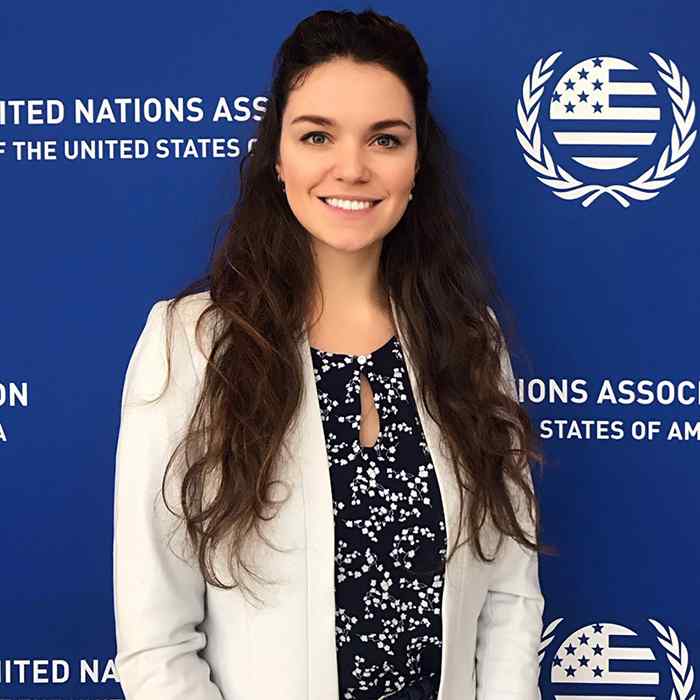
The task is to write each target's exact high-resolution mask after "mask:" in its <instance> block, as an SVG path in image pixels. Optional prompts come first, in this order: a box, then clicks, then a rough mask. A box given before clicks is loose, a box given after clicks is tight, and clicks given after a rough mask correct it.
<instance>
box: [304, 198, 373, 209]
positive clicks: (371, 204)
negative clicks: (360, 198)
mask: <svg viewBox="0 0 700 700" xmlns="http://www.w3.org/2000/svg"><path fill="white" fill-rule="evenodd" d="M318 199H320V200H321V201H322V202H323V203H324V204H325V205H326V206H327V207H330V208H331V209H340V210H341V211H350V212H352V211H367V210H368V209H373V208H374V207H376V206H377V204H379V203H380V202H383V201H384V200H383V199H366V200H364V201H365V202H370V206H369V207H367V208H366V209H345V208H344V207H334V206H333V205H332V204H328V202H327V201H326V200H327V199H332V198H331V197H318Z"/></svg>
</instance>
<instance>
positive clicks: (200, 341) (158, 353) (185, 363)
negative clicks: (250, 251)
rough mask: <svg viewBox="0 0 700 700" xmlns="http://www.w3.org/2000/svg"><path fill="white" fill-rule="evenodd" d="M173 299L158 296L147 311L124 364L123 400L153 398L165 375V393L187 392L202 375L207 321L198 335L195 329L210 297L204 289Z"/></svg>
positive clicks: (162, 383)
mask: <svg viewBox="0 0 700 700" xmlns="http://www.w3.org/2000/svg"><path fill="white" fill-rule="evenodd" d="M174 300H175V298H174V297H173V298H169V299H159V300H158V301H156V302H155V303H154V304H153V305H152V306H151V308H150V309H149V311H148V314H147V316H146V320H145V323H144V325H143V327H142V328H141V331H140V333H139V336H138V338H137V340H136V344H135V346H134V348H133V351H132V353H131V357H130V360H129V363H128V366H127V371H126V377H125V385H124V393H123V397H122V402H123V403H124V402H126V403H128V402H129V401H130V400H131V399H133V400H134V401H137V402H138V401H140V400H143V399H145V400H148V399H154V398H155V397H157V396H159V395H160V394H161V391H162V390H163V388H164V384H165V382H166V378H167V377H168V376H170V377H171V378H172V381H171V382H168V384H169V385H170V384H172V386H169V387H168V392H166V393H173V394H174V393H177V392H178V390H182V391H185V392H187V393H189V392H191V390H192V389H193V386H194V385H195V384H196V383H198V381H199V380H201V378H202V376H203V373H204V368H205V367H206V360H207V353H208V347H210V345H209V344H208V343H207V340H208V339H209V336H210V333H209V332H208V331H207V328H206V326H207V325H208V324H206V323H205V324H204V327H203V329H202V330H201V331H200V333H199V335H198V336H197V335H196V330H197V322H198V320H199V318H200V316H201V315H202V313H203V312H204V310H205V309H206V308H207V307H208V306H209V305H210V303H211V297H210V295H209V292H208V291H206V292H200V293H198V294H192V295H189V296H187V297H183V298H182V299H181V300H180V301H179V302H178V303H177V304H173V303H172V302H174ZM168 363H169V364H170V374H168Z"/></svg>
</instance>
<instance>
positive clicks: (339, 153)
mask: <svg viewBox="0 0 700 700" xmlns="http://www.w3.org/2000/svg"><path fill="white" fill-rule="evenodd" d="M366 156H367V154H366V153H365V151H364V147H363V146H362V145H361V144H360V145H358V144H355V143H353V142H348V143H345V144H342V145H339V146H338V148H337V149H336V158H335V165H334V175H335V178H336V179H338V180H347V181H350V182H352V181H354V180H366V179H367V178H368V177H369V168H368V166H367V162H366Z"/></svg>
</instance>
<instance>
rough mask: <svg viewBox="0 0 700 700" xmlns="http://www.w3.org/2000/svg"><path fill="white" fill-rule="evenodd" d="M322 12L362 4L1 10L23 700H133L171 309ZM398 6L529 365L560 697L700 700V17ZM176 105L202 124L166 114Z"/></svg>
mask: <svg viewBox="0 0 700 700" xmlns="http://www.w3.org/2000/svg"><path fill="white" fill-rule="evenodd" d="M323 7H329V8H335V9H343V8H349V9H355V10H359V9H363V8H364V5H361V4H353V3H350V4H348V5H344V4H343V5H340V4H334V3H330V4H324V5H317V4H315V3H310V2H301V1H299V2H296V3H294V4H292V5H290V4H289V3H283V2H279V3H277V4H276V5H275V6H273V7H264V8H263V7H262V6H258V5H256V4H255V3H239V4H235V3H222V2H202V3H199V4H198V5H197V6H196V7H195V6H194V5H192V3H185V2H182V1H181V0H171V1H170V2H168V3H165V2H151V3H136V2H134V1H133V0H124V1H123V2H122V3H120V4H119V5H106V6H101V7H100V8H99V9H98V8H97V7H96V6H95V5H94V4H93V3H69V4H66V3H48V2H46V3H33V4H32V5H31V6H29V5H22V4H20V3H3V5H2V7H0V31H2V41H0V64H1V65H2V66H3V71H2V73H3V76H2V87H1V88H0V184H1V185H2V191H3V197H2V203H3V211H2V218H3V225H2V262H3V264H2V272H1V273H0V299H2V307H3V324H2V327H3V338H4V342H3V343H2V350H0V352H1V355H0V359H1V363H0V460H1V464H2V476H3V482H2V483H3V486H2V489H3V498H2V504H3V507H2V508H1V509H0V519H1V525H0V547H1V548H2V551H3V552H4V557H5V561H6V564H5V565H4V566H3V572H2V574H3V575H2V578H1V583H0V602H1V604H2V610H3V629H2V633H1V634H0V661H1V663H0V696H2V697H5V696H7V697H14V696H25V697H26V696H33V697H72V696H81V697H90V698H93V697H94V698H98V697H99V698H104V697H114V698H117V697H121V690H120V687H119V685H118V682H117V679H116V677H115V673H114V667H113V663H112V659H113V656H114V653H115V644H114V619H113V607H112V561H111V557H112V515H113V500H112V499H113V479H114V450H115V445H116V434H117V426H118V420H119V406H120V391H121V383H122V380H123V377H124V371H125V369H126V363H127V361H128V357H129V354H130V352H131V350H132V348H133V344H134V342H135V340H136V338H137V336H138V333H139V332H140V330H141V328H142V327H143V323H144V321H145V317H146V313H147V311H148V309H149V308H150V306H151V305H152V304H153V303H154V301H155V300H157V299H163V298H168V297H170V296H172V295H174V293H175V292H176V291H178V290H179V289H180V287H181V286H183V285H184V284H185V283H186V282H188V281H190V280H191V279H192V278H193V277H194V276H198V275H199V274H200V273H201V272H202V271H203V270H204V266H205V264H206V261H207V259H208V257H209V253H210V249H211V246H212V243H213V239H214V233H215V229H216V226H217V224H218V223H219V221H220V217H221V216H222V215H223V214H224V213H225V212H226V211H227V209H228V208H229V207H230V205H231V204H232V203H233V201H234V199H235V196H236V194H237V189H238V181H237V172H238V165H239V160H240V157H241V155H242V154H243V153H245V152H246V151H247V150H248V149H249V146H250V143H249V139H250V138H251V137H252V135H253V132H254V129H255V127H256V125H257V122H258V120H259V119H260V116H261V114H262V113H263V111H264V109H265V100H264V95H265V93H266V90H267V87H268V84H269V77H270V74H271V61H272V56H273V54H274V51H275V50H276V49H277V47H278V46H279V44H280V42H281V41H282V39H283V38H284V37H285V36H286V35H287V34H288V33H289V31H291V29H292V27H293V26H294V25H295V24H296V23H297V22H298V21H299V20H300V19H302V18H303V17H305V16H307V15H308V14H311V13H312V12H314V11H315V10H317V9H321V8H323ZM373 7H374V9H376V10H377V11H379V12H382V13H383V14H389V15H391V16H393V17H395V18H396V19H398V20H399V21H402V22H404V23H405V24H407V25H408V27H409V28H410V29H412V30H413V31H414V33H415V35H416V38H417V39H418V41H419V43H420V44H421V46H422V48H423V50H424V53H425V55H426V58H427V60H428V63H429V65H430V66H431V79H432V83H433V89H434V94H433V103H432V107H433V110H434V112H435V114H436V116H437V118H438V119H439V120H440V121H441V122H442V124H443V125H444V127H445V129H446V130H447V132H448V135H449V136H450V138H451V139H452V142H453V143H454V145H455V147H456V149H457V150H458V151H459V154H460V156H461V158H462V162H463V164H464V172H463V177H464V182H465V185H466V187H467V190H468V192H469V195H470V198H471V201H472V202H473V205H474V207H475V209H476V213H477V217H478V220H479V222H480V225H481V227H482V229H483V231H484V233H485V235H486V237H487V239H488V241H489V247H490V251H491V254H492V256H493V259H494V262H495V267H496V270H497V273H498V276H499V279H500V283H501V286H502V288H503V290H504V292H505V295H506V297H507V299H508V300H509V301H510V303H511V304H512V305H513V307H514V309H515V315H516V318H517V319H518V324H517V330H518V331H519V335H520V338H521V340H522V347H523V348H524V349H526V352H517V353H515V352H514V354H513V365H514V369H515V374H516V376H517V377H518V378H519V386H520V390H521V392H522V397H521V398H522V401H523V402H524V403H525V404H526V405H527V407H528V408H529V410H530V411H531V415H532V417H533V419H534V420H535V422H536V423H537V425H538V429H539V431H540V434H541V436H542V437H543V440H544V445H545V448H546V457H547V460H548V462H549V465H550V468H549V469H548V470H546V471H545V478H544V479H540V478H539V476H538V473H537V470H535V484H536V488H537V491H538V494H539V496H540V498H541V500H542V507H543V514H544V525H545V532H544V534H545V539H546V541H548V542H550V543H553V544H555V545H556V546H557V547H558V548H559V550H560V552H561V555H560V556H559V557H558V558H548V557H543V558H542V559H541V568H540V577H541V584H542V588H543V593H544V595H545V599H546V602H547V605H546V609H545V629H544V635H543V639H542V653H541V689H542V695H543V697H547V698H553V697H554V696H555V695H557V696H559V697H563V696H565V695H586V696H588V697H593V696H595V697H599V696H608V695H609V696H615V695H619V696H631V695H633V694H634V695H635V696H644V697H668V696H669V695H671V697H672V698H673V700H692V698H693V696H694V694H695V692H696V684H695V680H694V674H693V667H694V665H696V664H700V613H699V604H698V594H699V592H700V553H699V551H698V547H697V544H696V534H697V527H698V526H697V497H698V491H699V490H700V472H699V471H698V467H699V466H700V465H699V462H700V459H699V457H700V444H699V441H700V420H699V417H700V373H699V372H698V363H697V358H698V344H699V341H700V334H699V331H698V311H699V310H700V309H699V306H700V305H699V303H698V302H699V299H698V296H699V295H698V285H697V282H696V277H697V272H698V269H700V244H699V242H698V235H697V223H696V216H697V201H698V183H699V174H700V170H699V166H698V160H699V155H700V154H698V153H696V146H695V145H694V140H695V128H696V124H695V122H696V116H695V95H696V91H698V90H700V49H698V30H697V27H698V22H699V21H700V11H699V10H698V5H697V3H694V2H690V1H687V2H686V1H684V2H675V3H673V4H672V5H669V4H668V3H663V2H660V0H649V1H648V2H646V3H643V4H640V3H637V2H631V1H630V0H617V2H614V3H611V2H601V1H600V0H589V1H588V2H586V3H563V2H552V1H551V0H546V1H544V2H541V3H535V4H532V3H525V2H516V1H515V0H507V1H506V0H495V1H494V0H490V1H489V2H486V0H474V1H472V2H456V1H455V2H431V3H429V4H428V5H425V4H423V3H413V4H407V3H406V2H399V1H395V2H378V3H376V4H374V5H373ZM178 99H181V100H182V107H183V114H184V115H185V116H184V118H182V115H180V116H178V115H177V114H175V115H174V116H173V117H172V118H169V117H168V116H167V114H166V110H165V107H167V105H166V102H168V101H172V102H173V103H174V104H176V103H177V101H178ZM149 100H150V101H149ZM158 108H163V111H161V112H160V113H159V111H158ZM91 110H92V112H91ZM217 113H218V114H219V116H221V118H220V119H217V118H215V115H216V114H217ZM90 114H92V116H91V117H90ZM85 117H87V118H85ZM92 147H94V148H98V147H99V148H101V149H103V150H102V151H101V152H98V153H97V156H96V157H93V155H91V153H90V152H89V149H90V148H92ZM81 148H83V149H88V150H87V151H83V152H82V153H81V150H80V149H81ZM110 148H113V149H114V150H113V151H112V152H110V150H109V149H110ZM76 149H77V150H76ZM76 152H77V153H78V154H79V155H78V157H77V158H74V157H72V156H73V155H74V154H75V153H76ZM582 659H583V660H582ZM672 693H673V695H672Z"/></svg>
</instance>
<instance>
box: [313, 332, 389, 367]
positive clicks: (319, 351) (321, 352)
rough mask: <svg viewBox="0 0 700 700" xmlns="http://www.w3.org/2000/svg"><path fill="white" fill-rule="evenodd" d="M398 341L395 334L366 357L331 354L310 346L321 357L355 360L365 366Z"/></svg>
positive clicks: (343, 353) (341, 353) (349, 354)
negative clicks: (367, 361)
mask: <svg viewBox="0 0 700 700" xmlns="http://www.w3.org/2000/svg"><path fill="white" fill-rule="evenodd" d="M395 340H396V333H394V334H393V335H392V336H391V338H389V340H387V341H386V342H385V343H384V344H383V345H380V346H379V347H378V348H376V349H374V350H372V351H371V352H368V353H365V354H364V355H353V354H352V353H349V352H331V351H330V350H321V348H316V347H314V346H313V345H309V347H310V348H311V350H313V351H314V352H316V353H319V354H321V355H329V356H331V357H349V358H352V359H353V360H355V361H357V362H359V363H360V364H364V362H365V361H366V360H367V359H369V358H370V357H373V356H374V355H378V354H379V353H381V352H382V351H383V350H385V349H386V348H388V347H390V346H391V345H393V344H394V341H395Z"/></svg>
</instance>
